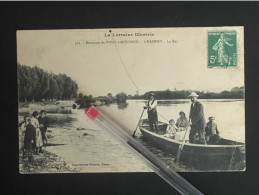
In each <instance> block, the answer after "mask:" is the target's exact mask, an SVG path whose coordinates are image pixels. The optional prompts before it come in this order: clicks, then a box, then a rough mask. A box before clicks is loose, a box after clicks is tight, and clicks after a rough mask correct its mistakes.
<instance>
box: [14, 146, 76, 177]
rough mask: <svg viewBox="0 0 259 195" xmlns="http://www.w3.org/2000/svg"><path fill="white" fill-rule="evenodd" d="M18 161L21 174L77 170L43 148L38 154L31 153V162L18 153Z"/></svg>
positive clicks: (72, 171) (71, 171) (73, 171)
mask: <svg viewBox="0 0 259 195" xmlns="http://www.w3.org/2000/svg"><path fill="white" fill-rule="evenodd" d="M19 162H20V167H19V169H20V173H21V174H38V173H76V172H78V170H77V169H75V168H71V167H70V166H69V165H68V164H67V163H66V162H65V161H64V160H62V158H61V157H59V156H57V155H56V154H54V153H51V152H48V151H46V150H43V153H40V154H39V155H33V161H32V162H29V161H28V158H24V157H23V156H22V154H21V153H20V155H19Z"/></svg>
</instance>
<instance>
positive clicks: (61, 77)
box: [17, 64, 78, 102]
mask: <svg viewBox="0 0 259 195" xmlns="http://www.w3.org/2000/svg"><path fill="white" fill-rule="evenodd" d="M17 79H18V94H19V101H25V102H26V101H27V100H28V101H34V100H42V99H45V100H49V99H59V100H61V99H62V100H65V99H71V98H75V97H77V90H78V85H77V83H76V82H75V81H73V80H72V79H71V78H70V77H68V76H67V75H65V74H58V75H56V74H53V73H48V72H46V71H44V70H43V69H40V68H38V67H36V66H35V67H28V66H24V65H20V64H18V66H17Z"/></svg>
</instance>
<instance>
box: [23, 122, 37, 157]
mask: <svg viewBox="0 0 259 195" xmlns="http://www.w3.org/2000/svg"><path fill="white" fill-rule="evenodd" d="M28 122H29V124H28V125H27V126H26V130H25V134H24V156H23V157H28V161H30V162H31V161H33V156H32V153H33V148H34V144H35V142H36V128H35V127H34V126H33V125H32V121H31V119H30V118H28Z"/></svg>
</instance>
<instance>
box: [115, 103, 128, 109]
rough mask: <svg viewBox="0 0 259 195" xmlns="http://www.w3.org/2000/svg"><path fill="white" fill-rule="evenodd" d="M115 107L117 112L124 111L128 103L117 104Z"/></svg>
mask: <svg viewBox="0 0 259 195" xmlns="http://www.w3.org/2000/svg"><path fill="white" fill-rule="evenodd" d="M117 106H118V109H119V110H124V109H126V108H127V107H128V103H118V104H117Z"/></svg>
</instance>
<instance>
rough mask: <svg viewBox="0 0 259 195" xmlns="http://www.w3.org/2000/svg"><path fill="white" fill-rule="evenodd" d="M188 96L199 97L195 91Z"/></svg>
mask: <svg viewBox="0 0 259 195" xmlns="http://www.w3.org/2000/svg"><path fill="white" fill-rule="evenodd" d="M189 97H199V95H197V93H195V92H192V93H191V94H190V95H189Z"/></svg>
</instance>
